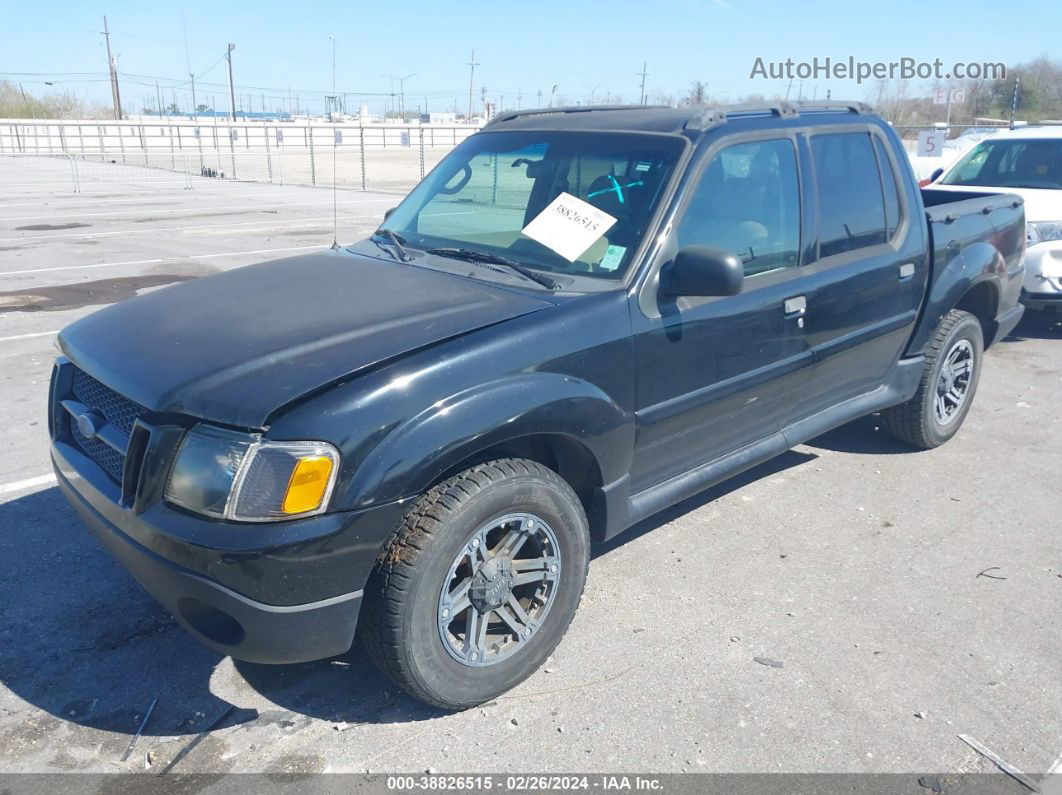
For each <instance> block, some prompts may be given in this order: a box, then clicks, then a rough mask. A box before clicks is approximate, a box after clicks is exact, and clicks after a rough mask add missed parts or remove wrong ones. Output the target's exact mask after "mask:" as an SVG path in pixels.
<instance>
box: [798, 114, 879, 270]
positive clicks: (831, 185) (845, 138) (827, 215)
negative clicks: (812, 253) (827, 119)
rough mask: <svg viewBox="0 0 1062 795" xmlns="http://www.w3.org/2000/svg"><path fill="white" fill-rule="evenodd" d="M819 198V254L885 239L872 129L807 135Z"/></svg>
mask: <svg viewBox="0 0 1062 795" xmlns="http://www.w3.org/2000/svg"><path fill="white" fill-rule="evenodd" d="M811 156H812V160H813V162H814V164H815V183H816V189H817V191H818V197H819V257H820V258H821V257H829V256H832V255H834V254H843V253H844V252H846V251H854V250H856V249H860V248H865V247H867V246H876V245H878V244H880V243H884V242H885V201H884V197H883V194H882V188H881V176H880V174H879V172H878V164H877V159H876V158H875V156H874V149H873V146H872V145H871V142H870V133H865V132H859V133H829V134H824V135H816V136H814V137H812V139H811Z"/></svg>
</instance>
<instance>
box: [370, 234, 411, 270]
mask: <svg viewBox="0 0 1062 795" xmlns="http://www.w3.org/2000/svg"><path fill="white" fill-rule="evenodd" d="M377 237H385V238H387V241H388V242H389V243H390V244H391V246H392V248H393V249H394V251H393V252H392V251H390V250H389V249H384V250H385V251H387V252H388V253H390V254H391V255H392V256H395V258H396V259H397V260H398V261H399V262H410V261H411V260H412V259H413V258H412V257H411V256H409V252H408V251H406V249H405V246H403V245H402V243H403V242H405V241H403V240H402V238H401V237H399V236H398V235H396V234H395V233H394V232H392V231H391V230H390V229H377V230H376V231H375V232H373V233H372V237H371V238H369V239H370V240H372V242H373V243H376V245H377V246H380V243H379V241H378V240H376V238H377ZM380 248H383V246H380ZM396 255H397V256H396Z"/></svg>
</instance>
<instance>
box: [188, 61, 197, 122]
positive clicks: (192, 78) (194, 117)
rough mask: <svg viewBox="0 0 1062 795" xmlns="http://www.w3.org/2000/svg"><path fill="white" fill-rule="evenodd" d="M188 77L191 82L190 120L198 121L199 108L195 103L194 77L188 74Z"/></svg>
mask: <svg viewBox="0 0 1062 795" xmlns="http://www.w3.org/2000/svg"><path fill="white" fill-rule="evenodd" d="M188 77H189V79H190V80H191V81H192V119H193V120H195V121H199V106H198V105H197V104H196V102H195V75H194V74H192V73H191V72H189V73H188Z"/></svg>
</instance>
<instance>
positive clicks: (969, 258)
mask: <svg viewBox="0 0 1062 795" xmlns="http://www.w3.org/2000/svg"><path fill="white" fill-rule="evenodd" d="M1006 269H1007V265H1006V260H1005V259H1004V258H1003V255H1002V254H1001V253H1000V252H999V249H997V248H996V247H995V246H993V245H992V244H991V243H986V242H977V243H972V244H970V245H969V246H967V247H966V248H964V249H963V250H962V251H961V252H959V254H957V255H956V256H955V257H953V258H952V259H951V260H949V261H948V263H947V264H946V265H945V266H944V267H943V268H942V269H941V270H940V272H939V274H938V275H937V278H936V279H935V280H934V282H933V285H932V286H931V287H930V290H929V295H928V296H927V298H926V303H925V307H924V309H923V311H922V317H921V320H920V321H919V324H918V326H917V328H916V329H915V332H914V334H913V335H912V336H911V342H910V343H909V344H908V347H907V355H909V356H914V355H917V354H920V353H922V351H923V349H924V348H925V345H926V343H927V342H928V341H929V338H930V337H931V336H932V334H933V332H934V331H935V330H936V328H937V326H938V325H939V324H940V321H941V320H942V319H943V317H944V315H946V314H947V313H948V312H950V311H951V310H952V309H954V308H955V307H956V306H957V305H958V303H959V302H960V301H961V300H962V297H963V296H964V295H966V293H968V292H969V291H970V290H971V289H972V288H973V287H976V286H977V285H979V284H983V283H986V282H987V283H989V284H991V285H992V287H993V293H994V295H995V297H996V301H997V302H998V300H999V285H1000V274H1002V273H1005V272H1006ZM994 317H995V313H994V311H993V312H992V314H991V317H989V318H986V319H987V320H988V321H991V320H993V319H994Z"/></svg>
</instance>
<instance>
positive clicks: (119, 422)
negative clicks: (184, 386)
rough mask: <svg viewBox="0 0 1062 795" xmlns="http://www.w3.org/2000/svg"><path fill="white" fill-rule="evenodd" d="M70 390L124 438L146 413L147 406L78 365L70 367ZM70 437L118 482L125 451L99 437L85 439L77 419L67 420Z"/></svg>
mask: <svg viewBox="0 0 1062 795" xmlns="http://www.w3.org/2000/svg"><path fill="white" fill-rule="evenodd" d="M70 392H71V395H72V397H73V398H74V399H75V400H77V401H78V402H79V403H84V404H85V406H87V407H88V408H90V409H94V410H95V411H98V412H99V413H100V414H102V415H103V416H104V417H105V418H106V420H107V422H108V424H110V425H113V426H114V427H115V428H117V429H118V430H120V431H121V432H122V433H123V434H125V436H126V440H127V441H128V438H129V436H130V435H131V434H132V432H133V424H134V423H135V422H136V421H137V420H138V419H139V418H140V417H142V416H143V415H144V414H146V413H147V409H146V408H144V407H143V406H141V405H140V404H139V403H134V402H133V401H132V400H129V399H128V398H125V397H122V396H121V395H119V394H118V393H117V392H115V391H114V390H113V389H111V388H110V387H108V386H105V385H104V384H101V383H100V382H99V381H97V380H96V379H95V378H93V377H92V376H91V375H89V374H88V373H86V372H85V371H84V370H81V369H79V368H77V367H74V369H73V373H72V378H71V384H70ZM70 437H71V438H72V439H73V441H74V444H76V445H77V446H78V447H79V448H80V449H81V451H82V452H83V453H84V454H85V455H87V456H88V457H89V458H91V459H92V460H93V461H95V462H96V463H97V464H98V465H99V467H100V468H101V469H102V470H103V471H104V472H106V473H107V474H108V475H109V476H110V477H111V479H112V480H114V482H115V483H118V484H121V482H122V470H123V468H124V466H125V454H124V453H121V452H119V451H118V450H115V449H114V448H113V447H111V446H110V445H109V444H107V443H106V442H103V441H102V440H100V439H98V438H97V439H87V438H85V436H84V435H82V433H81V432H80V431H79V430H78V427H77V423H76V422H70Z"/></svg>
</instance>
